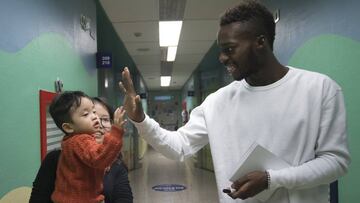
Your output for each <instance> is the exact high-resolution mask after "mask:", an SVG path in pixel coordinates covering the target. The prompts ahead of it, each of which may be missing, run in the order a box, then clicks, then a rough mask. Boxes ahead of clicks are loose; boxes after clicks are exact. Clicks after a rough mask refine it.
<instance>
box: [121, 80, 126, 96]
mask: <svg viewBox="0 0 360 203" xmlns="http://www.w3.org/2000/svg"><path fill="white" fill-rule="evenodd" d="M119 87H120V90H121V92H122V93H124V94H126V89H125V87H124V85H123V83H122V82H119Z"/></svg>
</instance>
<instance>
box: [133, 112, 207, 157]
mask: <svg viewBox="0 0 360 203" xmlns="http://www.w3.org/2000/svg"><path fill="white" fill-rule="evenodd" d="M131 122H132V123H134V125H135V127H136V128H137V129H138V131H139V134H140V135H141V136H143V138H144V139H145V140H146V141H147V142H148V143H149V144H150V145H152V146H153V147H154V148H155V149H156V150H157V151H159V152H160V153H162V154H163V155H164V156H166V157H168V158H170V159H174V160H180V161H183V160H184V158H185V157H188V156H191V155H193V154H195V153H196V152H197V151H198V150H199V149H201V148H202V147H203V146H205V145H206V144H207V143H208V142H209V139H208V134H207V130H206V123H205V119H204V114H203V110H202V106H199V107H196V108H195V109H194V110H193V111H192V112H191V115H190V120H189V121H188V122H187V123H186V124H185V125H184V126H183V127H181V128H179V129H178V130H177V131H169V130H166V129H164V128H161V127H160V125H159V123H157V122H156V121H155V120H153V119H151V118H150V117H149V116H148V115H145V119H144V121H142V122H140V123H137V122H134V121H131Z"/></svg>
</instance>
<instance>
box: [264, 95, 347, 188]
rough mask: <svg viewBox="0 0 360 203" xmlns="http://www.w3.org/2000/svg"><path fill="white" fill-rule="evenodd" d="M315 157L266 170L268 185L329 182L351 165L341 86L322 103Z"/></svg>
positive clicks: (310, 185)
mask: <svg viewBox="0 0 360 203" xmlns="http://www.w3.org/2000/svg"><path fill="white" fill-rule="evenodd" d="M319 129H320V130H319V134H318V138H317V143H316V146H315V158H314V159H312V160H310V161H308V162H306V163H303V164H301V165H299V166H294V167H290V168H285V169H281V170H269V171H268V172H269V174H270V188H278V187H285V188H288V189H302V188H310V187H313V186H316V185H321V184H329V183H330V182H332V181H334V180H336V179H338V178H339V177H340V176H342V175H344V174H345V173H346V172H347V170H348V166H349V164H350V154H349V150H348V146H347V135H346V112H345V105H344V99H343V95H342V92H341V89H337V90H336V93H335V95H334V96H333V97H331V98H329V99H328V100H326V101H324V104H323V105H322V114H321V123H320V128H319Z"/></svg>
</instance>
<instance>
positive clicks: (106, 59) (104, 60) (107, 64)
mask: <svg viewBox="0 0 360 203" xmlns="http://www.w3.org/2000/svg"><path fill="white" fill-rule="evenodd" d="M96 64H97V67H98V68H111V67H112V54H111V53H102V52H98V53H97V54H96Z"/></svg>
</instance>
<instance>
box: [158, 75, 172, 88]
mask: <svg viewBox="0 0 360 203" xmlns="http://www.w3.org/2000/svg"><path fill="white" fill-rule="evenodd" d="M170 81H171V76H161V77H160V86H161V87H169V86H170Z"/></svg>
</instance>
